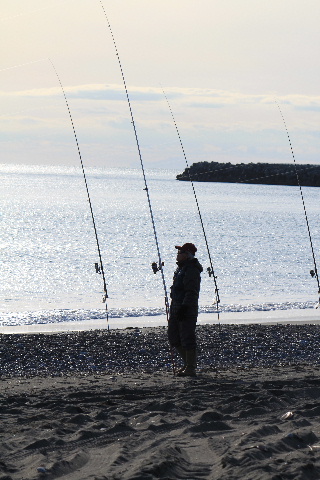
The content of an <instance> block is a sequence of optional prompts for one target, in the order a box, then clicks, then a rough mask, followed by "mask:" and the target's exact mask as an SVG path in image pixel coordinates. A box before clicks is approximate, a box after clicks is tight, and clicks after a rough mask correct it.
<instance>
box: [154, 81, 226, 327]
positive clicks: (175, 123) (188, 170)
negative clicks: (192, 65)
mask: <svg viewBox="0 0 320 480" xmlns="http://www.w3.org/2000/svg"><path fill="white" fill-rule="evenodd" d="M161 88H162V92H163V95H164V97H165V99H166V101H167V104H168V107H169V110H170V113H171V117H172V120H173V123H174V126H175V129H176V132H177V134H178V138H179V142H180V146H181V149H182V153H183V157H184V159H185V162H186V165H187V172H188V176H189V181H190V183H191V186H192V191H193V195H194V198H195V201H196V205H197V210H198V214H199V218H200V223H201V227H202V233H203V236H204V240H205V244H206V248H207V252H208V257H209V262H210V266H209V267H208V268H207V272H208V274H209V277H213V280H214V286H215V297H216V298H215V301H214V304H215V305H216V306H217V315H218V321H219V319H220V311H219V303H220V296H219V289H218V284H217V277H216V275H215V273H214V270H213V264H212V259H211V254H210V250H209V244H208V240H207V235H206V232H205V228H204V223H203V220H202V215H201V211H200V206H199V202H198V197H197V194H196V190H195V188H194V183H193V180H192V178H191V175H190V168H189V163H188V160H187V156H186V152H185V149H184V146H183V143H182V139H181V135H180V132H179V129H178V125H177V122H176V119H175V117H174V114H173V111H172V108H171V105H170V103H169V100H168V97H167V95H166V93H165V91H164V89H163V87H162V86H161Z"/></svg>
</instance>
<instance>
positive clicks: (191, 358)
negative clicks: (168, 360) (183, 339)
mask: <svg viewBox="0 0 320 480" xmlns="http://www.w3.org/2000/svg"><path fill="white" fill-rule="evenodd" d="M186 361H187V365H186V368H185V369H184V370H183V371H182V373H180V376H181V377H196V375H197V374H196V367H197V353H196V350H195V349H194V350H186Z"/></svg>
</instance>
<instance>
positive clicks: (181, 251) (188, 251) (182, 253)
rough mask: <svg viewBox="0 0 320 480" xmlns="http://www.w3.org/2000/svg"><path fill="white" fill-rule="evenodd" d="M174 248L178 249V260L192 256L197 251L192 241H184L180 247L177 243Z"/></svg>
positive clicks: (184, 259)
mask: <svg viewBox="0 0 320 480" xmlns="http://www.w3.org/2000/svg"><path fill="white" fill-rule="evenodd" d="M175 248H176V249H177V250H178V253H177V261H178V262H184V261H186V260H187V259H188V258H193V257H194V255H195V253H196V251H197V247H196V246H195V245H193V243H185V244H184V245H182V247H179V246H178V245H176V246H175Z"/></svg>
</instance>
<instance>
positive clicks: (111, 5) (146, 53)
mask: <svg viewBox="0 0 320 480" xmlns="http://www.w3.org/2000/svg"><path fill="white" fill-rule="evenodd" d="M0 5H1V9H0V15H1V18H0V44H1V64H0V100H1V113H0V128H1V137H0V138H1V160H0V163H10V164H21V163H28V164H53V165H55V164H67V165H76V164H77V162H78V153H77V149H76V145H75V140H74V136H73V132H72V126H71V122H70V119H69V116H68V110H67V108H66V105H65V101H64V98H63V95H62V92H61V89H60V86H59V83H58V80H57V77H56V75H55V72H54V70H53V67H52V65H51V63H50V61H49V60H48V59H49V58H50V59H51V61H52V62H53V64H54V65H55V68H56V70H57V72H58V74H59V76H60V78H61V81H62V83H63V86H64V88H65V92H66V95H67V98H68V101H69V105H70V111H71V114H72V117H73V120H74V125H75V130H76V133H77V136H78V140H79V146H80V150H81V153H82V157H83V160H84V163H85V165H87V166H102V167H112V166H128V167H137V168H139V167H140V163H139V157H138V153H137V147H136V143H135V137H134V132H133V128H132V124H131V118H130V114H129V108H128V104H127V100H126V96H125V91H124V86H123V82H122V77H121V72H120V68H119V64H118V60H117V56H116V52H115V48H114V45H113V41H112V36H111V33H110V30H109V28H108V23H107V20H106V18H105V15H104V11H103V8H102V5H103V7H104V9H105V12H106V14H107V16H108V19H109V21H110V24H111V28H112V31H113V34H114V38H115V42H116V45H117V48H118V52H119V56H120V60H121V63H122V67H123V72H124V76H125V80H126V83H127V87H128V92H129V97H130V100H131V104H132V111H133V115H134V120H135V124H136V128H137V134H138V139H139V143H140V148H141V153H142V158H143V161H144V163H145V166H146V167H163V168H168V167H170V168H171V167H172V168H176V169H178V170H181V168H184V166H185V160H184V158H183V155H182V150H181V147H180V144H179V139H178V136H177V133H176V130H175V127H174V123H173V120H172V117H171V114H170V110H169V108H168V105H167V102H166V99H165V97H164V95H163V92H162V87H163V88H164V90H165V93H166V95H167V97H168V99H169V102H170V105H171V108H172V111H173V113H174V116H175V119H176V123H177V126H178V128H179V131H180V135H181V139H182V142H183V145H184V149H185V152H186V155H187V160H188V162H189V164H192V163H194V162H197V161H203V160H206V161H220V162H232V163H239V162H243V163H247V162H258V161H260V162H291V161H292V157H291V151H290V147H289V142H288V138H287V135H286V131H285V127H284V124H283V121H282V118H281V115H280V113H279V110H278V107H277V105H276V103H275V100H277V101H278V103H279V105H280V107H281V110H282V113H283V115H284V118H285V120H286V124H287V128H288V131H289V134H290V137H291V141H292V146H293V150H294V154H295V158H296V161H297V162H298V163H319V162H320V156H319V153H320V136H319V125H320V87H319V85H320V66H319V65H320V60H319V58H320V55H319V53H320V49H319V46H320V28H319V24H320V2H319V0H304V1H301V0H158V1H155V0H113V1H111V0H102V5H101V2H100V1H99V0H28V1H26V0H1V2H0Z"/></svg>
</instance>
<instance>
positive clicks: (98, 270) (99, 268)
mask: <svg viewBox="0 0 320 480" xmlns="http://www.w3.org/2000/svg"><path fill="white" fill-rule="evenodd" d="M49 62H50V63H51V65H52V68H53V70H54V72H55V74H56V76H57V78H58V81H59V84H60V87H61V90H62V93H63V96H64V99H65V102H66V105H67V109H68V113H69V118H70V121H71V125H72V130H73V134H74V138H75V141H76V145H77V150H78V155H79V159H80V164H81V169H82V174H83V179H84V183H85V187H86V191H87V197H88V202H89V207H90V212H91V218H92V223H93V229H94V233H95V238H96V243H97V249H98V255H99V262H98V263H95V270H96V273H98V274H99V275H101V277H102V282H103V290H104V296H103V298H102V303H105V305H106V312H107V323H108V330H109V313H108V306H107V298H108V291H107V282H106V278H105V274H104V268H103V263H102V255H101V249H100V244H99V239H98V232H97V227H96V221H95V218H94V214H93V208H92V203H91V198H90V194H89V187H88V182H87V177H86V173H85V169H84V165H83V161H82V156H81V152H80V147H79V142H78V138H77V134H76V129H75V126H74V123H73V119H72V115H71V111H70V107H69V102H68V99H67V96H66V93H65V90H64V88H63V85H62V82H61V80H60V76H59V74H58V72H57V70H56V68H55V66H54V64H53V62H52V61H51V59H50V58H49Z"/></svg>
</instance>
